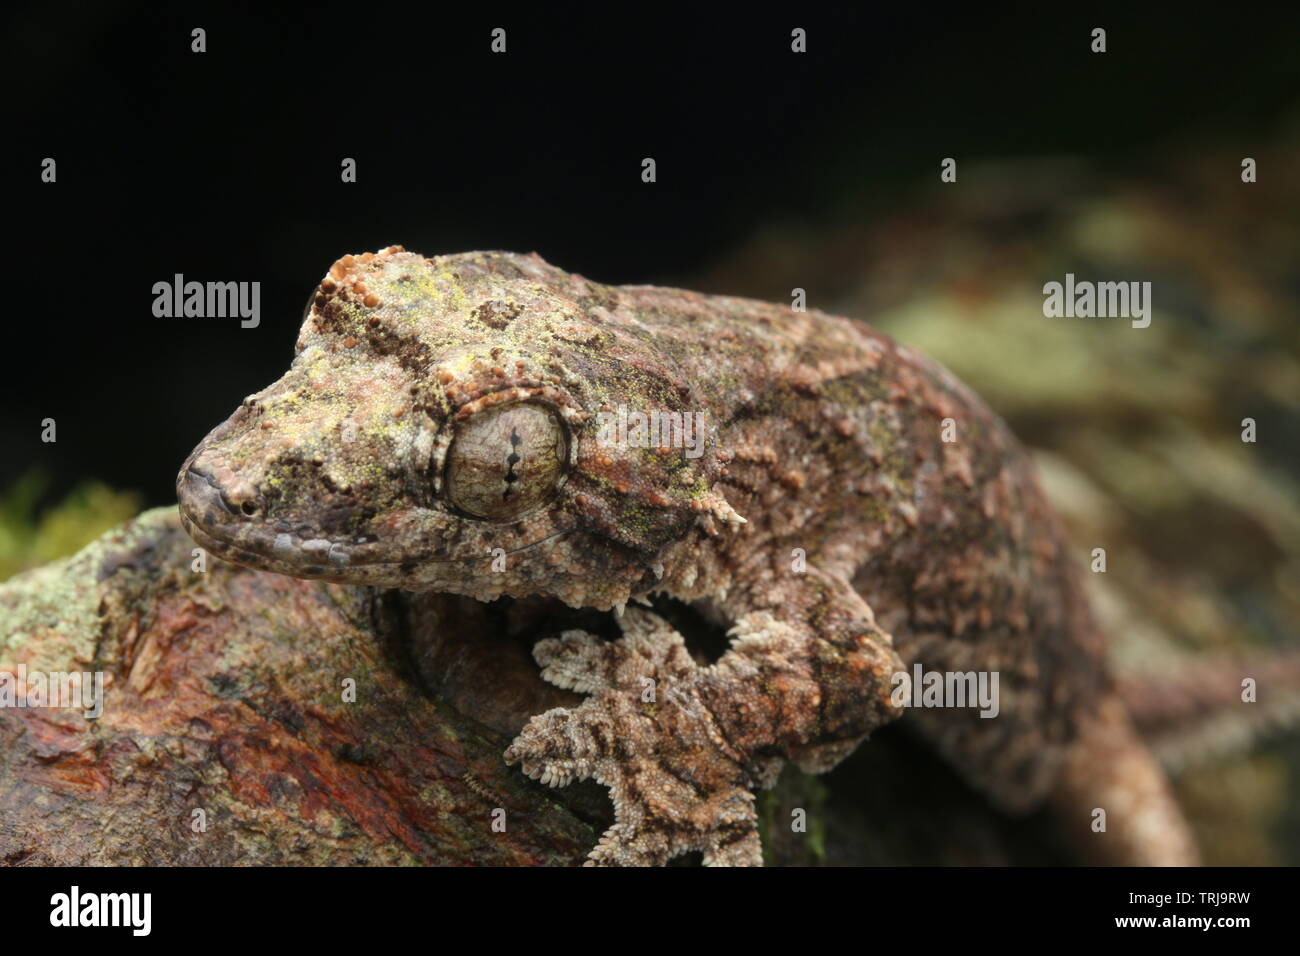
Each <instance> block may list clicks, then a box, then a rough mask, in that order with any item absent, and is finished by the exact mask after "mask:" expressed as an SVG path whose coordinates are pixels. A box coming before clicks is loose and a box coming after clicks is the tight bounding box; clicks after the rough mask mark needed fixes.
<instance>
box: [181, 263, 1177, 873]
mask: <svg viewBox="0 0 1300 956" xmlns="http://www.w3.org/2000/svg"><path fill="white" fill-rule="evenodd" d="M652 417H653V418H656V419H657V420H658V421H661V422H665V423H667V424H666V425H665V427H664V428H659V429H656V431H655V432H654V433H653V434H654V439H655V441H657V442H658V444H655V441H650V440H648V436H650V435H651V433H650V432H648V431H645V430H639V429H637V428H634V429H633V430H632V431H631V432H626V430H623V429H620V430H611V429H609V428H607V427H606V426H608V424H609V423H610V422H611V421H613V420H616V419H617V420H621V421H623V422H626V421H629V420H630V421H633V422H644V421H648V420H649V419H650V418H652ZM682 422H692V423H698V424H699V427H700V429H701V430H702V431H701V434H699V435H696V436H694V437H695V438H696V439H698V440H697V441H695V442H694V443H692V442H690V441H684V442H683V441H677V440H676V439H677V438H680V437H682V434H683V433H682V431H681V430H680V429H677V428H675V426H676V425H677V424H679V423H682ZM611 435H614V437H613V438H611ZM687 437H690V436H687ZM945 439H951V440H945ZM177 490H178V495H179V499H180V504H181V515H182V519H183V521H184V522H185V525H186V528H187V529H188V530H189V532H190V534H191V535H192V536H193V537H194V539H195V540H196V541H197V542H198V543H199V544H200V545H202V546H203V547H205V548H206V549H208V550H209V551H210V552H212V553H214V554H216V555H218V556H219V557H222V558H225V559H228V560H231V561H235V562H238V563H242V564H245V565H248V566H251V567H254V568H259V569H263V570H267V571H273V572H278V573H282V574H290V575H294V576H298V577H313V578H323V579H327V580H335V581H343V582H348V583H352V584H360V585H372V586H376V587H384V588H406V589H411V590H432V591H441V592H449V593H457V594H464V595H470V596H473V597H475V598H478V599H481V600H492V599H495V598H498V597H502V596H510V597H523V596H528V595H537V594H542V595H550V596H554V597H557V598H559V599H561V600H563V601H564V602H566V603H568V604H570V605H572V606H575V607H590V608H597V609H616V610H619V611H620V612H621V617H620V624H621V626H622V629H623V632H624V636H623V637H622V638H621V639H620V640H618V641H613V642H609V641H603V640H600V639H598V638H596V637H594V636H592V635H589V634H586V633H584V632H577V631H572V632H567V633H566V634H564V635H563V636H561V637H559V638H554V639H548V640H544V641H541V642H539V643H538V644H537V646H536V647H535V649H534V656H535V658H536V659H537V661H538V663H539V664H540V665H541V667H542V675H543V676H544V677H545V678H546V679H547V680H549V681H551V682H552V683H555V684H557V685H559V686H561V687H565V688H569V689H572V690H576V691H580V692H583V693H587V694H589V695H590V696H588V697H587V698H586V700H585V701H584V702H583V703H582V704H581V705H580V706H577V707H575V708H557V709H555V710H551V711H548V712H546V713H544V714H540V715H538V716H536V717H534V718H533V719H532V720H531V721H530V722H529V723H528V725H527V726H526V727H525V728H524V729H523V731H522V733H521V734H520V735H519V737H518V738H517V739H516V740H515V742H514V743H513V744H512V745H511V746H510V748H509V749H508V750H507V752H506V759H507V760H508V761H510V762H511V763H517V764H519V765H520V766H521V767H522V769H523V770H524V771H525V772H527V773H528V774H530V775H532V776H534V777H537V778H539V779H541V780H543V781H544V782H546V783H548V784H551V785H556V786H559V785H564V784H566V783H568V782H570V781H572V780H575V779H581V778H588V777H590V778H594V779H596V780H597V781H599V782H600V783H602V784H604V785H605V786H607V787H609V788H610V791H611V796H612V798H613V801H614V808H615V819H616V822H615V824H614V825H613V827H611V829H610V830H609V831H608V832H607V833H606V834H605V835H604V837H603V838H602V839H601V841H600V843H599V844H598V845H597V847H596V848H595V849H594V850H593V852H592V855H591V862H594V863H615V864H657V863H662V862H664V861H666V860H667V859H669V858H671V857H673V856H675V855H678V854H681V853H685V852H690V851H698V852H700V853H702V854H703V859H704V861H705V862H706V863H711V864H727V863H733V864H753V863H757V862H760V860H761V848H760V845H759V838H758V834H757V829H756V815H755V809H754V795H753V794H754V790H755V788H758V787H762V786H764V785H770V784H771V782H772V781H773V780H774V779H775V775H776V774H777V773H778V772H779V770H780V768H781V766H782V764H783V763H784V762H785V761H795V762H796V763H798V764H799V765H800V766H802V767H804V768H806V769H809V770H814V771H821V770H826V769H829V768H830V767H832V766H834V765H835V764H836V763H837V762H838V761H840V760H842V759H843V758H844V757H845V756H847V755H848V754H849V753H851V752H852V750H853V749H854V748H855V747H856V746H857V745H858V744H859V743H860V742H861V741H862V740H863V739H864V738H865V737H866V736H867V735H868V734H869V733H870V732H871V731H872V730H873V729H874V728H876V727H878V726H880V725H882V724H884V723H886V722H888V721H891V720H894V719H897V718H898V717H900V716H901V715H902V714H903V713H904V708H902V707H901V706H900V705H899V703H900V697H901V696H902V695H900V694H898V693H897V690H898V688H899V686H900V684H899V679H898V678H897V677H896V675H899V674H907V673H909V672H910V670H911V667H912V666H913V665H914V664H916V663H920V664H922V665H923V666H924V668H925V669H926V670H927V671H939V672H962V673H967V672H986V673H987V672H996V673H997V675H998V677H999V684H998V686H999V689H1000V698H1001V699H1000V702H999V707H998V714H997V716H996V717H995V718H993V719H984V718H981V717H980V716H979V713H978V710H976V709H973V708H964V709H963V708H952V707H947V708H936V709H918V710H915V711H913V712H911V713H909V714H908V719H909V720H910V721H913V722H914V723H915V724H916V726H917V729H918V730H919V731H920V732H921V733H922V734H924V736H926V737H927V738H928V739H929V740H930V741H931V742H932V743H933V744H934V745H935V746H936V747H937V748H938V750H939V751H940V752H941V753H942V754H944V755H945V756H946V757H947V759H948V760H949V761H950V762H951V763H952V764H953V765H954V766H955V767H956V768H957V769H958V770H959V771H960V772H961V773H963V774H964V775H965V777H966V778H967V779H968V780H969V781H970V782H971V783H972V784H973V785H974V786H975V787H977V788H978V789H980V790H981V791H983V792H984V793H985V794H987V795H988V797H989V798H990V799H991V800H993V801H995V802H996V803H998V804H999V805H1001V806H1003V807H1006V808H1007V809H1010V810H1024V809H1028V808H1031V807H1034V806H1037V805H1039V804H1040V803H1042V802H1043V801H1045V800H1049V799H1050V800H1052V801H1053V802H1056V803H1058V804H1059V805H1060V806H1061V807H1062V809H1063V811H1064V812H1066V813H1067V814H1070V813H1077V814H1078V816H1077V818H1076V819H1074V820H1073V821H1072V825H1073V826H1077V827H1078V828H1079V829H1082V830H1086V829H1087V826H1088V824H1089V822H1091V819H1092V818H1090V817H1087V816H1086V815H1085V814H1086V813H1087V810H1086V807H1087V806H1088V805H1091V806H1093V807H1098V806H1100V807H1110V830H1109V832H1108V833H1106V834H1103V835H1102V836H1104V837H1106V839H1105V840H1104V841H1103V840H1098V841H1096V843H1097V845H1099V846H1104V850H1103V851H1102V852H1101V853H1099V854H1096V855H1097V856H1099V857H1103V858H1110V859H1116V860H1125V861H1130V862H1152V863H1183V862H1190V861H1191V860H1192V859H1193V858H1194V851H1193V849H1192V847H1191V843H1190V840H1189V839H1188V838H1187V835H1186V832H1185V830H1184V829H1183V826H1182V823H1181V819H1180V818H1179V815H1178V812H1177V809H1176V807H1175V806H1174V804H1173V802H1172V800H1171V799H1170V797H1169V794H1168V792H1167V789H1166V786H1165V783H1164V780H1163V778H1162V777H1161V776H1160V774H1159V772H1158V770H1157V769H1156V768H1155V766H1154V764H1153V763H1152V762H1151V760H1150V758H1149V755H1147V754H1146V751H1145V750H1144V748H1142V746H1141V745H1140V743H1138V741H1137V739H1136V737H1135V736H1134V734H1133V732H1132V730H1131V727H1130V726H1129V724H1128V722H1127V719H1126V716H1125V714H1124V713H1123V711H1122V708H1118V706H1117V704H1116V698H1115V696H1114V693H1113V691H1112V687H1111V681H1110V678H1109V675H1108V674H1107V671H1106V668H1105V666H1104V662H1103V645H1102V642H1101V639H1100V637H1099V635H1098V633H1097V631H1096V628H1095V627H1094V625H1093V623H1092V619H1091V617H1090V615H1089V612H1088V608H1087V605H1086V602H1085V601H1084V599H1083V596H1082V593H1081V589H1080V583H1079V580H1078V576H1077V572H1076V570H1075V568H1074V566H1073V565H1072V563H1071V561H1070V557H1069V555H1068V554H1067V553H1066V548H1065V545H1064V539H1063V536H1062V534H1061V532H1060V529H1059V527H1058V525H1057V523H1056V520H1055V518H1054V517H1053V515H1052V513H1051V511H1050V509H1049V508H1048V506H1047V504H1046V502H1045V500H1044V498H1043V495H1042V493H1041V491H1040V490H1039V488H1038V485H1037V482H1036V480H1035V478H1034V475H1033V471H1032V468H1031V466H1030V464H1029V461H1028V458H1027V456H1026V453H1025V452H1024V450H1023V449H1022V448H1021V446H1020V445H1019V444H1018V443H1017V442H1016V440H1015V439H1014V437H1013V436H1012V435H1011V434H1010V432H1009V431H1008V429H1007V428H1006V426H1005V425H1004V424H1003V423H1002V422H1001V420H1000V419H998V418H997V416H995V415H994V414H993V413H992V412H990V411H989V410H988V409H987V408H986V407H985V406H984V405H983V404H982V403H981V402H980V401H979V399H978V398H977V397H976V396H975V395H974V394H972V393H971V392H970V391H969V390H968V389H967V388H966V387H965V386H964V385H962V384H961V383H960V382H958V381H957V380H956V379H955V378H954V377H953V376H952V375H951V374H950V373H948V372H947V371H946V370H944V369H943V368H942V367H940V366H938V365H937V364H935V363H933V362H931V361H929V360H928V359H926V358H924V357H923V356H921V355H919V354H916V353H914V352H912V351H911V350H909V349H907V348H905V347H903V346H901V345H898V344H897V343H895V342H893V341H892V340H890V339H888V338H887V337H885V336H883V335H881V334H879V333H877V332H875V331H874V330H872V329H871V328H870V327H868V326H866V325H865V324H862V323H858V322H854V321H852V320H849V319H845V318H838V317H835V316H830V315H826V314H823V313H820V312H816V311H810V312H796V311H793V310H791V309H790V308H788V307H783V306H779V305H771V304H766V303H761V302H755V301H752V300H747V299H739V298H728V297H719V296H705V295H700V294H696V293H692V292H687V291H682V290H674V289H663V288H656V287H650V286H624V287H612V286H605V285H601V284H599V283H595V282H591V281H589V280H587V279H585V278H582V277H581V276H577V275H572V274H569V273H566V272H564V271H562V270H560V269H557V268H555V267H553V266H550V265H548V264H547V263H545V262H544V261H543V260H542V259H540V258H539V257H537V256H535V255H533V256H521V255H513V254H507V253H470V254H465V255H455V256H445V257H438V258H425V257H422V256H419V255H415V254H412V253H408V252H405V251H404V250H402V249H401V248H400V247H391V248H389V249H385V250H383V251H381V252H379V253H377V254H372V253H367V254H365V255H361V256H355V257H354V256H347V257H344V258H343V259H341V260H340V261H339V262H337V263H335V264H334V265H333V266H332V267H331V269H330V270H329V273H328V274H327V275H326V276H325V278H324V279H323V280H322V282H321V284H320V286H319V287H318V289H317V290H316V292H315V294H314V296H313V298H312V301H311V302H310V303H309V306H308V309H307V313H306V315H305V317H304V322H303V325H302V330H301V333H300V335H299V337H298V342H297V349H296V355H295V358H294V361H293V364H292V366H291V367H290V369H289V371H288V372H287V373H286V374H285V375H284V376H283V377H282V378H281V379H280V380H279V381H277V382H275V383H274V384H272V385H270V386H269V387H267V388H266V389H264V390H262V391H261V392H258V393H257V394H255V395H252V396H250V397H249V398H247V399H245V401H244V403H243V405H242V406H241V407H240V408H239V409H238V410H237V411H236V412H235V413H234V415H232V416H231V418H230V419H229V420H228V421H226V422H225V423H224V424H222V425H220V426H219V427H218V428H217V429H215V430H214V431H213V432H212V433H211V434H210V435H208V437H207V438H206V439H204V441H203V442H202V443H201V444H200V445H199V446H198V447H197V448H196V449H195V451H194V453H193V454H192V455H191V456H190V458H189V459H188V460H187V461H186V463H185V464H184V466H183V467H182V468H181V471H180V474H179V476H178V480H177ZM656 593H662V594H667V595H669V596H671V597H672V598H675V599H678V600H680V601H684V602H690V603H692V604H693V605H695V606H696V607H697V608H698V609H699V610H701V611H702V612H703V613H704V614H705V615H706V616H707V617H708V618H709V619H711V620H713V621H716V622H717V623H718V624H720V625H721V626H723V627H725V628H727V629H728V631H729V634H730V637H731V643H730V647H729V649H728V650H727V651H726V652H725V653H724V654H723V655H722V656H721V657H720V658H719V659H718V660H717V661H715V662H713V663H711V664H709V663H704V662H701V661H698V660H696V659H695V658H694V657H693V656H692V654H691V653H690V652H689V650H688V648H687V647H686V644H685V642H684V640H683V639H682V637H681V636H680V635H679V634H677V633H676V632H675V631H674V630H673V629H672V628H671V627H670V626H669V625H668V624H667V623H665V622H664V621H663V620H662V619H660V618H659V617H657V616H655V615H654V614H652V613H650V612H649V611H648V610H645V609H643V608H641V607H639V606H638V605H637V603H635V602H637V601H638V600H640V599H644V598H646V597H647V596H648V595H652V594H656ZM629 602H633V603H631V604H629ZM625 608H626V609H625ZM1090 801H1091V803H1090ZM1107 801H1109V802H1107Z"/></svg>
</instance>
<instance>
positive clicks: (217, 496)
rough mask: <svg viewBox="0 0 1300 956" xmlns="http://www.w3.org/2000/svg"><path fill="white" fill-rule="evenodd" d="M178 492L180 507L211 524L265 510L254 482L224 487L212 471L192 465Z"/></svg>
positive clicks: (185, 472) (178, 486)
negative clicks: (253, 484)
mask: <svg viewBox="0 0 1300 956" xmlns="http://www.w3.org/2000/svg"><path fill="white" fill-rule="evenodd" d="M176 492H177V497H178V498H179V500H180V504H181V508H182V509H183V510H184V511H185V512H186V513H187V514H188V515H189V516H190V517H191V518H192V519H193V520H195V521H197V522H201V523H202V524H204V525H206V526H208V527H212V526H214V525H218V524H224V523H229V521H230V519H231V518H239V517H244V518H253V517H256V516H257V515H258V514H260V513H261V512H262V500H261V496H260V495H258V494H257V491H256V489H254V488H253V487H252V486H251V485H243V484H241V485H237V486H235V487H231V488H227V487H223V486H222V485H221V484H219V483H218V482H217V480H216V478H215V477H214V476H213V475H212V474H210V473H209V472H207V471H206V470H204V469H203V468H202V467H196V466H195V465H193V464H191V465H189V466H187V467H186V468H185V470H184V471H183V472H182V473H181V476H180V480H179V481H178V482H177V488H176Z"/></svg>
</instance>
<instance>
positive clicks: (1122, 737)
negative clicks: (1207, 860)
mask: <svg viewBox="0 0 1300 956" xmlns="http://www.w3.org/2000/svg"><path fill="white" fill-rule="evenodd" d="M1049 802H1050V804H1051V806H1052V808H1053V810H1054V811H1055V812H1056V814H1057V816H1058V817H1059V818H1060V819H1061V820H1062V822H1063V823H1064V825H1065V829H1066V832H1067V833H1068V834H1069V838H1070V840H1071V842H1072V843H1073V844H1074V847H1075V849H1076V850H1077V851H1078V852H1079V854H1080V855H1081V857H1082V858H1083V860H1084V861H1085V862H1087V863H1089V864H1091V865H1094V866H1196V865H1197V864H1198V863H1199V862H1200V858H1199V853H1198V852H1197V849H1196V841H1195V839H1194V838H1193V837H1192V832H1191V829H1190V828H1189V827H1188V825H1187V821H1186V819H1185V818H1184V817H1183V813H1182V811H1181V810H1180V809H1179V807H1178V804H1177V802H1176V801H1175V800H1174V797H1173V794H1172V793H1171V791H1170V789H1169V783H1168V780H1167V778H1166V777H1165V775H1164V772H1163V770H1162V769H1161V767H1160V765H1159V763H1158V762H1157V761H1156V759H1155V757H1154V755H1153V754H1152V752H1151V751H1150V749H1149V748H1148V747H1147V746H1146V744H1145V743H1144V742H1143V741H1142V739H1141V737H1140V736H1139V735H1138V733H1137V730H1136V729H1135V727H1134V725H1133V723H1132V721H1131V720H1130V718H1129V715H1128V712H1127V711H1126V710H1125V708H1124V704H1123V702H1122V701H1121V699H1120V698H1119V697H1118V696H1115V695H1107V696H1106V697H1103V698H1102V699H1101V701H1100V702H1099V705H1098V707H1097V708H1096V709H1095V710H1094V711H1092V712H1091V713H1089V714H1088V715H1087V716H1086V717H1084V718H1083V719H1082V724H1081V727H1080V736H1079V739H1078V740H1077V741H1076V742H1075V744H1074V746H1073V747H1072V748H1071V749H1070V751H1069V753H1068V754H1067V755H1066V758H1065V761H1064V763H1063V766H1062V767H1061V772H1060V774H1059V776H1058V777H1057V780H1056V783H1055V786H1054V787H1053V790H1052V792H1051V795H1050V797H1049Z"/></svg>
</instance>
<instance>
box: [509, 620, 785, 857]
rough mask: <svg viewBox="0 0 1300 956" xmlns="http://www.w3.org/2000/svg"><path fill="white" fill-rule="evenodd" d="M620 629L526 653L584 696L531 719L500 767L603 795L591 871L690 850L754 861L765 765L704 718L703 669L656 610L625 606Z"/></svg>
mask: <svg viewBox="0 0 1300 956" xmlns="http://www.w3.org/2000/svg"><path fill="white" fill-rule="evenodd" d="M621 625H622V628H623V633H624V636H623V637H622V638H621V639H620V640H618V641H614V642H609V641H604V640H601V639H600V638H597V637H594V636H592V635H590V634H587V633H585V632H582V631H568V632H566V633H565V634H564V635H563V637H561V638H559V639H551V640H546V641H541V642H540V643H539V644H538V645H537V646H536V648H534V651H533V655H534V657H535V658H536V659H537V662H538V663H539V664H540V665H541V667H542V676H543V677H545V678H546V679H547V680H548V681H550V682H551V683H553V684H556V685H557V686H559V687H563V688H566V689H571V690H577V691H581V692H586V693H590V694H591V695H592V696H591V697H590V698H588V699H587V700H586V701H584V702H583V703H582V704H581V705H580V706H578V707H576V708H574V709H572V710H569V709H565V708H556V709H554V710H550V711H547V712H546V713H544V714H540V715H538V716H536V717H534V718H533V719H532V720H530V721H529V722H528V725H527V726H526V727H524V729H523V732H522V733H520V735H519V736H518V737H517V738H516V739H515V741H514V743H512V744H511V745H510V747H509V748H508V749H507V750H506V753H505V757H506V761H507V762H508V763H512V764H513V763H518V764H521V765H522V768H523V770H524V772H525V773H527V774H528V775H529V776H531V777H534V778H536V779H540V780H541V781H542V782H543V783H547V784H549V785H551V786H563V785H565V784H567V783H570V782H572V781H574V780H582V779H586V778H588V777H591V778H593V779H595V780H596V781H597V782H598V783H600V784H603V785H604V786H606V787H609V790H610V796H611V798H612V799H613V802H614V817H615V823H614V825H613V826H612V827H610V828H609V830H608V831H606V833H605V835H604V836H603V837H602V838H601V840H600V842H599V843H598V844H597V846H596V848H595V849H594V850H592V852H591V855H590V857H589V858H588V861H587V865H588V866H601V865H622V866H656V865H662V864H663V863H665V862H666V861H667V860H669V859H670V858H672V857H674V856H677V855H679V854H682V853H687V852H691V851H699V852H701V853H702V854H703V861H704V863H705V865H706V866H707V865H761V863H762V853H761V848H760V845H759V838H758V830H757V817H756V814H755V811H754V796H753V793H751V791H750V788H751V787H752V786H754V785H755V783H756V782H759V778H761V777H762V776H764V766H763V765H761V764H755V763H753V762H752V761H751V760H749V759H748V758H747V755H745V754H742V753H739V752H737V751H736V750H734V749H733V747H732V746H731V745H730V744H729V743H728V741H727V739H726V737H725V736H724V734H723V732H722V730H721V729H720V727H719V725H718V723H717V721H716V720H715V719H714V717H713V715H712V714H710V712H709V709H708V707H707V706H706V694H705V684H706V683H707V677H708V675H709V673H710V671H711V669H710V668H701V667H698V666H697V665H696V664H695V662H694V661H693V660H692V659H691V657H690V654H689V653H688V652H687V650H686V645H685V642H684V641H683V639H682V636H681V635H680V634H678V633H677V632H676V631H675V630H673V628H672V627H670V626H669V625H668V624H667V623H665V622H664V621H663V620H662V619H661V618H659V617H657V616H656V615H654V614H651V613H649V612H647V611H643V610H640V609H637V608H629V609H628V610H626V611H625V612H624V614H623V617H622V620H621ZM766 769H767V770H768V771H770V769H771V767H770V762H769V764H768V765H767V768H766Z"/></svg>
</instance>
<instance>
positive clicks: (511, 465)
mask: <svg viewBox="0 0 1300 956" xmlns="http://www.w3.org/2000/svg"><path fill="white" fill-rule="evenodd" d="M523 441H524V440H523V439H522V438H520V437H519V429H518V428H511V429H510V454H509V455H507V456H506V490H505V491H503V492H501V500H502V501H505V500H506V499H507V498H509V497H510V492H512V491H514V490H515V488H514V483H515V482H516V481H518V480H519V476H518V475H516V474H515V465H517V464H519V462H520V461H522V460H523V459H521V458H520V457H519V453H518V452H516V451H515V449H516V448H518V447H519V446H520V445H521V444H523Z"/></svg>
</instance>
